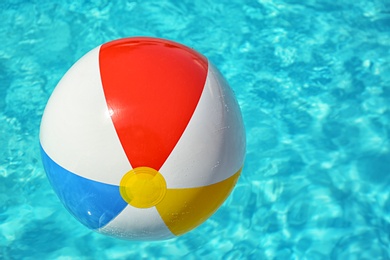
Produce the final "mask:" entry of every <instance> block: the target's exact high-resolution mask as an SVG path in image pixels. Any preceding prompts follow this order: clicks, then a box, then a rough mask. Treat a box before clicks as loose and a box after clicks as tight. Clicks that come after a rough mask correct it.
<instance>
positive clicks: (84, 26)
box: [0, 0, 390, 260]
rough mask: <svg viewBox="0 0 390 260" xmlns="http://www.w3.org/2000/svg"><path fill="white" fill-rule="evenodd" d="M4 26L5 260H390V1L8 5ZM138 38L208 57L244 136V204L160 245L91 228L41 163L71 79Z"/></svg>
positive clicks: (1, 178) (0, 146)
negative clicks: (108, 49) (43, 130)
mask: <svg viewBox="0 0 390 260" xmlns="http://www.w3.org/2000/svg"><path fill="white" fill-rule="evenodd" d="M0 17H1V19H0V38H1V45H0V259H310V260H311V259H370V260H371V259H390V186H389V185H390V141H389V137H390V4H389V2H388V1H387V0H383V1H381V0H373V1H365V0H343V1H331V0H318V1H312V0H310V1H297V0H258V1H254V0H253V1H249V0H242V1H238V0H232V1H210V0H199V1H173V0H172V1H168V0H164V1H105V0H101V1H47V0H46V1H37V0H35V1H34V0H33V1H18V0H14V1H11V0H5V1H2V2H1V3H0ZM140 35H141V36H154V37H162V38H167V39H170V40H174V41H177V42H180V43H183V44H185V45H187V46H190V47H192V48H194V49H196V50H198V51H199V52H201V53H203V54H204V55H206V56H207V57H208V58H209V59H210V60H211V61H212V62H213V63H214V64H215V65H216V66H217V67H218V68H219V69H220V70H221V72H222V73H223V74H224V75H225V77H226V79H227V80H228V82H229V83H230V85H231V87H232V88H233V90H234V92H235V94H236V97H237V99H238V102H239V104H240V106H241V110H242V113H243V118H244V123H245V126H246V133H247V156H246V161H245V166H244V169H243V172H242V176H241V177H240V179H239V181H238V183H237V186H236V187H235V189H234V191H233V192H232V194H231V196H230V197H229V198H228V199H227V201H226V202H225V203H224V204H223V206H222V207H221V208H220V209H219V210H218V211H217V212H216V214H215V215H213V216H212V217H211V218H210V219H209V220H208V221H206V222H205V223H204V224H202V225H201V226H200V227H198V228H197V229H195V230H193V231H192V232H190V233H188V234H186V235H183V236H181V237H179V238H176V239H173V240H168V241H160V242H131V241H123V240H118V239H114V238H110V237H106V236H103V235H100V234H97V233H95V232H92V231H90V230H89V229H87V228H85V227H84V226H82V225H81V224H80V223H78V222H77V221H76V220H75V219H74V218H73V217H71V216H70V214H69V213H68V212H67V211H66V209H65V208H64V207H63V206H62V204H61V203H60V201H59V199H58V198H57V197H56V195H55V194H54V192H53V190H52V188H51V187H50V185H49V182H48V180H47V178H46V176H45V173H44V170H43V166H42V163H41V159H40V153H39V141H38V134H39V125H40V120H41V116H42V113H43V109H44V107H45V104H46V102H47V100H48V98H49V96H50V94H51V92H52V91H53V89H54V87H55V86H56V84H57V82H58V81H59V80H60V78H61V77H62V76H63V74H64V73H65V72H66V71H67V70H68V69H69V67H70V66H71V65H72V64H73V63H74V62H75V61H76V60H78V59H79V58H80V57H81V56H82V55H83V54H84V53H86V52H87V51H89V50H90V49H92V48H94V47H96V46H98V45H100V44H102V43H104V42H107V41H110V40H114V39H117V38H122V37H128V36H140Z"/></svg>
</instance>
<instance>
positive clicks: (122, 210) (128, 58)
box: [40, 37, 245, 240]
mask: <svg viewBox="0 0 390 260" xmlns="http://www.w3.org/2000/svg"><path fill="white" fill-rule="evenodd" d="M40 142H41V147H42V158H43V162H44V166H45V170H46V172H47V175H48V178H49V180H50V182H51V184H52V186H53V188H54V190H55V191H56V193H57V195H58V197H59V198H60V200H61V201H62V203H63V204H64V205H65V207H66V208H67V209H68V210H69V211H70V212H71V213H72V215H73V216H75V217H76V218H77V219H78V220H79V221H80V222H81V223H83V224H84V225H86V226H87V227H89V228H91V229H94V230H96V231H98V232H101V233H104V234H107V235H111V236H115V237H119V238H124V239H135V240H157V239H167V238H172V237H175V236H177V235H181V234H184V233H185V232H188V231H189V230H191V229H193V228H195V227H196V226H198V225H200V224H201V223H203V222H204V221H205V220H206V219H207V218H209V217H210V216H211V215H212V214H213V213H214V212H215V211H216V210H217V209H218V207H219V206H220V205H221V204H222V203H223V202H224V200H225V199H226V198H227V196H228V195H229V194H230V192H231V190H232V189H233V187H234V185H235V183H236V181H237V179H238V177H239V175H240V173H241V169H242V165H243V161H244V156H245V131H244V126H243V122H242V118H241V113H240V109H239V107H238V104H237V102H236V100H235V97H234V94H233V92H232V91H231V89H230V88H229V86H228V84H227V82H226V81H225V80H224V78H223V77H222V75H221V74H220V73H219V72H218V70H217V69H216V68H215V67H214V66H213V65H212V64H210V63H209V62H208V60H207V59H206V58H205V57H204V56H202V55H201V54H199V53H197V52H196V51H194V50H192V49H190V48H188V47H186V46H183V45H181V44H178V43H174V42H171V41H167V40H163V39H155V38H144V37H142V38H128V39H121V40H117V41H113V42H110V43H106V44H103V45H102V46H99V47H97V48H95V49H94V50H92V51H91V52H89V53H87V54H86V55H85V56H84V57H82V58H81V59H80V60H79V61H78V62H77V63H76V64H75V65H74V66H73V67H72V68H71V69H70V70H69V71H68V72H67V73H66V74H65V75H64V77H63V78H62V79H61V81H60V82H59V84H58V85H57V87H56V89H55V90H54V92H53V94H52V96H51V97H50V99H49V101H48V104H47V106H46V109H45V112H44V115H43V118H42V123H41V133H40Z"/></svg>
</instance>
